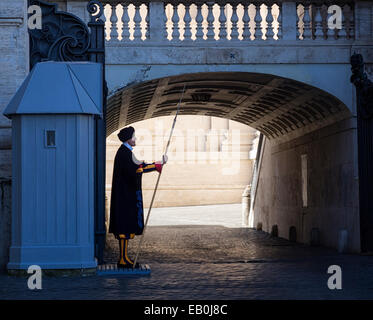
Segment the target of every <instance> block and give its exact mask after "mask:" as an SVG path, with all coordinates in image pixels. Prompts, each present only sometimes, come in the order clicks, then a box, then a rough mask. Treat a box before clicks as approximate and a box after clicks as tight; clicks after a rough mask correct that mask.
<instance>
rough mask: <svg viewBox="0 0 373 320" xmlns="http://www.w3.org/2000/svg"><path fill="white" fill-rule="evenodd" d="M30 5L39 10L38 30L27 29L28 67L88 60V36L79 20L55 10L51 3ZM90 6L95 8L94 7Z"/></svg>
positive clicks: (87, 30)
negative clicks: (35, 6)
mask: <svg viewBox="0 0 373 320" xmlns="http://www.w3.org/2000/svg"><path fill="white" fill-rule="evenodd" d="M30 5H37V6H40V8H41V10H42V29H41V30H38V29H33V30H29V34H30V67H31V68H32V67H33V66H34V65H35V64H36V63H38V62H40V61H46V60H52V61H87V60H89V56H88V49H89V48H90V33H89V29H88V27H87V25H86V24H85V23H84V22H83V21H82V20H81V19H79V18H78V17H76V16H75V15H73V14H70V13H67V12H60V11H57V6H56V5H55V4H50V3H46V2H43V1H36V0H32V1H30ZM92 6H93V7H96V8H97V6H96V5H94V4H92ZM91 10H94V9H91ZM96 10H97V9H96ZM93 13H95V11H93Z"/></svg>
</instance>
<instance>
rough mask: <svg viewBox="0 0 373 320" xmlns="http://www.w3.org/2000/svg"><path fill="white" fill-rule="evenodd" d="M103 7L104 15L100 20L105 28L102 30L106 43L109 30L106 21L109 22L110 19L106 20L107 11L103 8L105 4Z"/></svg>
mask: <svg viewBox="0 0 373 320" xmlns="http://www.w3.org/2000/svg"><path fill="white" fill-rule="evenodd" d="M103 6H104V13H103V15H102V16H101V19H102V20H103V21H104V23H105V27H104V30H105V40H106V41H107V40H108V38H109V36H110V28H108V24H107V21H109V20H110V17H109V18H108V16H107V11H106V10H105V7H106V4H105V3H104V4H103Z"/></svg>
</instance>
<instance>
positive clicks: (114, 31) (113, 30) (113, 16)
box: [110, 4, 118, 41]
mask: <svg viewBox="0 0 373 320" xmlns="http://www.w3.org/2000/svg"><path fill="white" fill-rule="evenodd" d="M116 7H117V5H116V4H113V5H111V17H110V22H111V31H110V40H111V41H116V40H118V26H117V22H118V17H117V11H116Z"/></svg>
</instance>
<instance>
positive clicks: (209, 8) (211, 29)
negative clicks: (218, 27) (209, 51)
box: [206, 2, 215, 40]
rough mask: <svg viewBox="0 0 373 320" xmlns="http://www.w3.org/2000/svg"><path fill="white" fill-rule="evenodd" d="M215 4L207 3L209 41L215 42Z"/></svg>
mask: <svg viewBox="0 0 373 320" xmlns="http://www.w3.org/2000/svg"><path fill="white" fill-rule="evenodd" d="M213 5H214V2H208V3H207V12H208V13H207V34H206V36H207V40H214V38H215V30H214V14H213V12H212V6H213Z"/></svg>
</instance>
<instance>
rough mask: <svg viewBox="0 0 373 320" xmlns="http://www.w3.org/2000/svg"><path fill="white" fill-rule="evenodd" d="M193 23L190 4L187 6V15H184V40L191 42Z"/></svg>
mask: <svg viewBox="0 0 373 320" xmlns="http://www.w3.org/2000/svg"><path fill="white" fill-rule="evenodd" d="M191 21H192V17H191V16H190V4H189V3H187V4H186V5H185V15H184V23H185V27H184V40H190V39H191V37H192V32H191V26H190V22H191Z"/></svg>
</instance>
